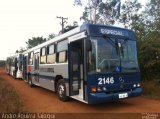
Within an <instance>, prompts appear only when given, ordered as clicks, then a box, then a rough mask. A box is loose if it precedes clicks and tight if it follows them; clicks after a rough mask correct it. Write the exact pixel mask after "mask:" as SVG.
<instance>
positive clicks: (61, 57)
mask: <svg viewBox="0 0 160 119" xmlns="http://www.w3.org/2000/svg"><path fill="white" fill-rule="evenodd" d="M67 50H68V41H67V40H64V41H61V42H58V44H57V62H60V63H61V62H66V61H67Z"/></svg>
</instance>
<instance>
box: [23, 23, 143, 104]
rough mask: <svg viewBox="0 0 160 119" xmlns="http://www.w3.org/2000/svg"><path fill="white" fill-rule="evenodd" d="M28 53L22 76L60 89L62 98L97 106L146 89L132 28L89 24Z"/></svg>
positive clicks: (25, 53)
mask: <svg viewBox="0 0 160 119" xmlns="http://www.w3.org/2000/svg"><path fill="white" fill-rule="evenodd" d="M23 55H24V56H23V78H24V79H25V80H26V81H27V82H28V83H29V84H30V86H33V85H37V86H40V87H43V88H46V89H49V90H52V91H56V92H57V94H58V97H59V99H60V100H62V101H66V100H68V98H69V97H71V98H74V99H76V100H79V101H82V102H85V103H88V104H95V103H103V102H108V101H113V100H120V99H124V98H128V97H135V96H139V95H140V94H141V93H142V88H141V84H140V72H139V67H138V60H137V50H136V38H135V35H134V33H133V32H132V31H131V30H127V29H122V28H117V27H113V26H105V25H92V24H84V25H82V26H80V27H77V28H75V29H73V30H71V31H69V32H67V33H64V34H62V35H60V36H57V37H55V38H53V39H51V40H49V41H46V42H45V43H42V44H40V45H38V46H36V47H33V48H31V49H29V50H28V51H26V52H24V53H23Z"/></svg>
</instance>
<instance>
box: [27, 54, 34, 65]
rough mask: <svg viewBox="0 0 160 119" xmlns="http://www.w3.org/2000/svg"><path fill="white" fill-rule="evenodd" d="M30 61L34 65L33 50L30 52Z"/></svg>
mask: <svg viewBox="0 0 160 119" xmlns="http://www.w3.org/2000/svg"><path fill="white" fill-rule="evenodd" d="M28 63H29V64H30V65H33V52H30V53H29V61H28Z"/></svg>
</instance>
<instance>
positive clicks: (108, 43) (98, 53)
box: [89, 37, 139, 73]
mask: <svg viewBox="0 0 160 119" xmlns="http://www.w3.org/2000/svg"><path fill="white" fill-rule="evenodd" d="M91 43H92V50H91V51H90V52H89V72H104V73H105V72H106V73H120V72H124V73H125V72H137V71H139V68H138V61H137V51H136V41H132V40H126V39H122V38H121V39H118V38H107V37H106V38H104V37H92V38H91Z"/></svg>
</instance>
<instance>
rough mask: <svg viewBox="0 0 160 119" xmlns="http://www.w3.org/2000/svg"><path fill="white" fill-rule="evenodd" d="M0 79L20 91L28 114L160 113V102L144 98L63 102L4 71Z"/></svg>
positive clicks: (55, 96)
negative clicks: (92, 103) (103, 102)
mask: <svg viewBox="0 0 160 119" xmlns="http://www.w3.org/2000/svg"><path fill="white" fill-rule="evenodd" d="M0 77H2V78H3V79H5V80H6V81H8V82H9V83H10V84H11V85H13V86H14V87H15V88H16V90H17V91H18V93H19V95H20V97H21V99H22V102H23V107H24V110H26V112H47V113H148V112H150V113H158V112H160V101H158V100H151V99H147V98H145V97H143V96H141V97H137V98H131V99H126V100H123V101H119V102H112V103H105V104H97V105H87V104H84V103H82V102H79V101H76V100H73V99H72V100H71V101H69V102H61V101H60V100H59V99H58V97H57V95H56V93H54V92H52V91H49V90H46V89H43V88H40V87H34V88H31V87H30V86H29V85H28V84H27V83H26V82H24V81H23V80H21V79H16V80H14V79H13V78H12V77H11V76H9V75H7V74H6V73H5V72H4V70H0Z"/></svg>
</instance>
